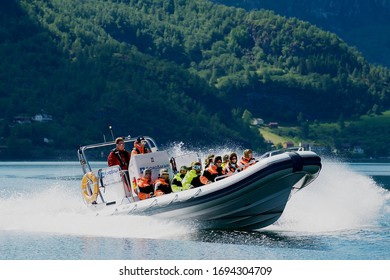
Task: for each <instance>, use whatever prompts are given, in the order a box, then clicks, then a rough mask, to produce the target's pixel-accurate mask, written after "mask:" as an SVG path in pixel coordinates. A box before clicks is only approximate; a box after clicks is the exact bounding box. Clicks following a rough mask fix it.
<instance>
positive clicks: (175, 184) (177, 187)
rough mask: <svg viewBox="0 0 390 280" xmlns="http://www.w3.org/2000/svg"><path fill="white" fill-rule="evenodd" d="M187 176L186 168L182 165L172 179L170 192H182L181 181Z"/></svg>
mask: <svg viewBox="0 0 390 280" xmlns="http://www.w3.org/2000/svg"><path fill="white" fill-rule="evenodd" d="M186 174H187V166H185V165H183V166H181V167H180V172H178V173H177V174H176V175H175V176H174V177H173V179H172V190H173V191H174V192H180V191H182V190H183V185H182V181H183V178H184V176H186Z"/></svg>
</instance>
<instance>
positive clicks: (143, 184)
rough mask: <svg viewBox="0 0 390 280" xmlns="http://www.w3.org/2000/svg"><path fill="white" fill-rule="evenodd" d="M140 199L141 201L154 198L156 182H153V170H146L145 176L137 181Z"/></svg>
mask: <svg viewBox="0 0 390 280" xmlns="http://www.w3.org/2000/svg"><path fill="white" fill-rule="evenodd" d="M137 187H138V198H139V199H141V200H144V199H147V198H151V197H153V196H154V182H153V181H152V170H150V169H147V168H146V169H145V170H144V172H143V176H142V177H141V178H139V179H138V181H137Z"/></svg>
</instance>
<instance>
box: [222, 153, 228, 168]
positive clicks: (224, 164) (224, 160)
mask: <svg viewBox="0 0 390 280" xmlns="http://www.w3.org/2000/svg"><path fill="white" fill-rule="evenodd" d="M229 160H230V159H229V155H224V156H223V158H222V168H223V169H225V167H226V165H227V164H228V163H229Z"/></svg>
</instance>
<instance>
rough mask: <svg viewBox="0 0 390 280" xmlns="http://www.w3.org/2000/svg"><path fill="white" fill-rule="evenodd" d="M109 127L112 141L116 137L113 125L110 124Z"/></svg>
mask: <svg viewBox="0 0 390 280" xmlns="http://www.w3.org/2000/svg"><path fill="white" fill-rule="evenodd" d="M108 128H109V129H110V132H111V137H112V141H114V140H115V137H114V132H113V131H112V126H111V125H110V126H109V127H108Z"/></svg>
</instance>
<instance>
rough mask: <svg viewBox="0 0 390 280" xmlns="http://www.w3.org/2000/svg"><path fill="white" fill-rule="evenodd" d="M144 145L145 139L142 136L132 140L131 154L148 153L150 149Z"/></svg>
mask: <svg viewBox="0 0 390 280" xmlns="http://www.w3.org/2000/svg"><path fill="white" fill-rule="evenodd" d="M145 146H146V140H145V138H144V137H138V138H137V140H136V141H134V148H133V150H132V151H131V154H132V155H138V154H147V153H150V150H149V149H148V148H147V147H145Z"/></svg>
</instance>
